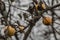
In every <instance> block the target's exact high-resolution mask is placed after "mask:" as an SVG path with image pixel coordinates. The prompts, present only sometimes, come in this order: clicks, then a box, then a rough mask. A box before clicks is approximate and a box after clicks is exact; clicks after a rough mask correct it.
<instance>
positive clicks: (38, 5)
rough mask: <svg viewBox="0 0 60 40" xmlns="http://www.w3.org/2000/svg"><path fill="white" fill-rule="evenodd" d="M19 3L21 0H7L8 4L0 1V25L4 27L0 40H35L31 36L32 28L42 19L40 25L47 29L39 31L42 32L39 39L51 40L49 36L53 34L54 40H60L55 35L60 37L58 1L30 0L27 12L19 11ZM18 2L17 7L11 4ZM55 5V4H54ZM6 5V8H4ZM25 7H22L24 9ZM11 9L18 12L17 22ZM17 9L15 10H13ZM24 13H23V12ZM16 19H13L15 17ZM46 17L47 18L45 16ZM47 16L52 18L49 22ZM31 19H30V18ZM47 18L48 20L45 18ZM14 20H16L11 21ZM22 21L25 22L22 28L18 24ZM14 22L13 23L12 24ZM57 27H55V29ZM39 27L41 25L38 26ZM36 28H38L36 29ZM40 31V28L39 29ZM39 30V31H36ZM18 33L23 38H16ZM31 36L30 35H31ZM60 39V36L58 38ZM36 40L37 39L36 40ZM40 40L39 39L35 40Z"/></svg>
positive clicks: (59, 5) (59, 7) (59, 8)
mask: <svg viewBox="0 0 60 40" xmlns="http://www.w3.org/2000/svg"><path fill="white" fill-rule="evenodd" d="M20 1H21V0H7V2H8V3H5V1H3V0H0V14H1V15H2V17H0V20H1V25H4V26H5V27H4V28H2V29H3V30H4V35H0V39H2V40H10V39H11V40H12V36H14V37H15V38H16V40H21V39H22V40H27V39H28V38H30V39H31V40H35V39H34V37H32V35H34V33H33V32H32V31H33V28H34V27H35V26H36V23H37V22H38V21H41V20H40V19H41V18H42V23H43V25H44V26H46V27H47V29H48V30H47V31H45V30H43V31H41V30H40V31H39V32H41V33H42V32H43V33H42V35H40V37H44V40H45V39H47V40H51V35H52V34H53V38H54V40H60V39H59V38H58V36H57V35H60V32H59V31H60V29H59V28H60V27H58V26H60V22H57V21H60V16H59V14H58V12H56V11H60V3H59V0H51V1H50V0H46V1H45V0H38V1H37V0H32V2H31V3H29V4H28V5H29V7H28V9H27V10H24V9H21V8H20V7H21V6H20ZM14 2H15V3H16V2H18V5H17V6H16V5H13V3H14ZM55 3H56V4H55ZM6 5H8V7H7V6H6ZM25 6H27V5H23V6H22V7H25ZM7 8H8V11H7ZM12 8H14V10H13V11H14V12H15V11H17V10H18V11H20V12H19V13H18V12H17V13H16V14H17V15H18V16H19V18H18V19H19V20H18V19H17V18H16V17H17V16H16V15H15V13H13V12H12ZM15 9H17V10H15ZM24 11H25V12H24ZM14 15H15V16H16V17H15V16H14ZM46 15H48V16H46ZM49 16H50V17H51V18H52V19H51V20H50V19H49ZM30 17H31V18H30ZM45 17H48V18H45ZM14 18H16V20H17V21H16V20H13V19H14ZM22 20H24V21H25V23H26V24H27V25H26V26H24V24H23V25H22V23H20V22H21V21H22ZM12 21H14V23H12ZM56 25H58V26H57V27H55V26H56ZM39 26H40V27H41V25H39ZM36 28H38V27H36ZM40 29H42V28H40ZM38 30H39V29H38ZM18 33H19V34H20V35H21V34H23V35H24V36H23V38H20V37H18V36H19V35H18ZM31 34H32V35H31ZM59 37H60V36H59ZM36 39H37V38H36ZM37 40H40V39H37Z"/></svg>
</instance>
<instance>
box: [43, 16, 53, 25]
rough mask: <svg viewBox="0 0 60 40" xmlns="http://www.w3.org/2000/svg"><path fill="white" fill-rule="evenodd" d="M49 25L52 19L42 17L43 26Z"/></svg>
mask: <svg viewBox="0 0 60 40" xmlns="http://www.w3.org/2000/svg"><path fill="white" fill-rule="evenodd" d="M51 23H52V18H51V17H44V18H43V24H45V25H50V24H51Z"/></svg>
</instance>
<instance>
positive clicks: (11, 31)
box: [6, 26, 16, 36]
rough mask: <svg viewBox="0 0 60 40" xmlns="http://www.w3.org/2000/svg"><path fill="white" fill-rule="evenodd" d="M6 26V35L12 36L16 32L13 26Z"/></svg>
mask: <svg viewBox="0 0 60 40" xmlns="http://www.w3.org/2000/svg"><path fill="white" fill-rule="evenodd" d="M6 27H7V31H8V33H7V34H8V36H13V35H14V34H15V32H16V30H15V29H14V28H13V27H11V26H9V27H8V26H6Z"/></svg>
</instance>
